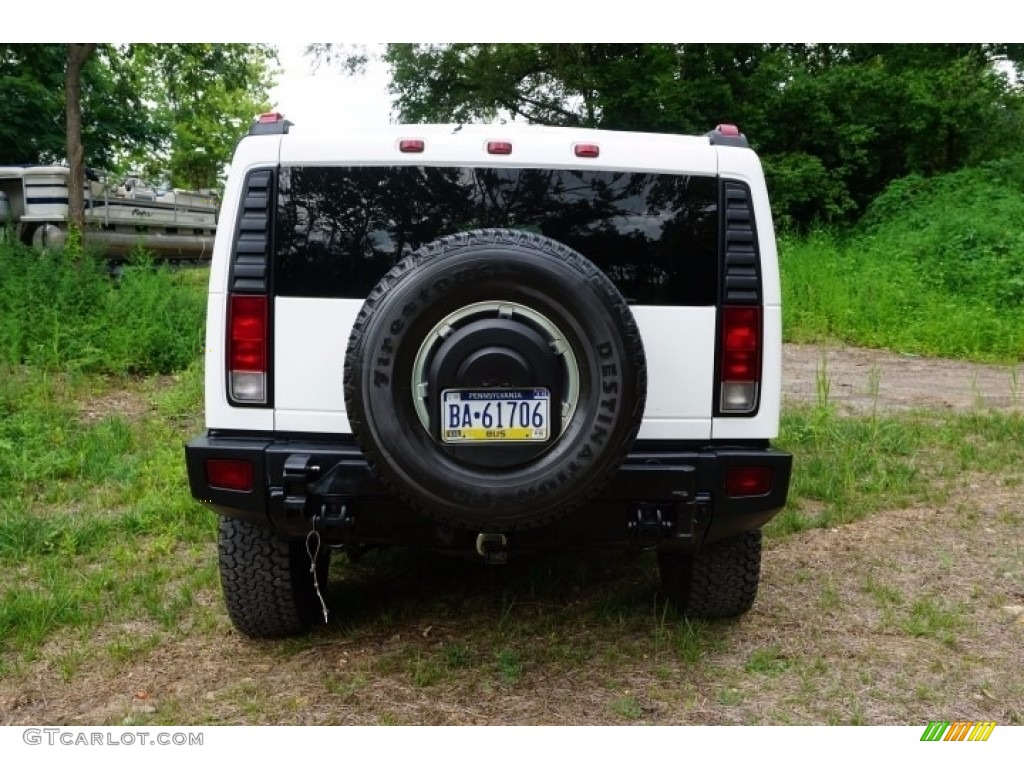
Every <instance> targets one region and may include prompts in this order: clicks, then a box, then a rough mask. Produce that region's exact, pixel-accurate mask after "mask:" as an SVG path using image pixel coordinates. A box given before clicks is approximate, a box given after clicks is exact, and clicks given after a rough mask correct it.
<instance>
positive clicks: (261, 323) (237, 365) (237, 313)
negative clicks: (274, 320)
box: [227, 294, 268, 404]
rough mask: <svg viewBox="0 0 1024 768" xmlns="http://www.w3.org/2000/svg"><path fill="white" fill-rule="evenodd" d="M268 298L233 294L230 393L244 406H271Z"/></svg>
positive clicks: (229, 323) (229, 321)
mask: <svg viewBox="0 0 1024 768" xmlns="http://www.w3.org/2000/svg"><path fill="white" fill-rule="evenodd" d="M267 347H268V332H267V297H266V296H245V295H241V294H232V295H231V297H230V299H229V304H228V344H227V349H228V359H227V367H228V391H229V392H230V394H231V399H232V400H236V401H238V402H240V403H256V404H258V403H265V402H267V356H268V355H267Z"/></svg>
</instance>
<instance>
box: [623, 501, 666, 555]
mask: <svg viewBox="0 0 1024 768" xmlns="http://www.w3.org/2000/svg"><path fill="white" fill-rule="evenodd" d="M626 527H627V528H628V529H629V536H630V539H631V540H632V542H633V545H634V546H636V547H639V548H640V549H651V548H653V547H654V546H655V545H657V543H658V542H659V541H661V540H662V539H663V538H666V537H667V536H669V534H670V533H671V532H672V528H673V523H672V520H670V519H669V515H668V514H666V513H665V512H664V511H663V507H662V505H660V504H637V505H636V506H635V507H634V508H633V517H632V519H631V520H630V521H629V522H628V523H627V524H626Z"/></svg>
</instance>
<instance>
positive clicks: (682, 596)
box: [658, 529, 762, 619]
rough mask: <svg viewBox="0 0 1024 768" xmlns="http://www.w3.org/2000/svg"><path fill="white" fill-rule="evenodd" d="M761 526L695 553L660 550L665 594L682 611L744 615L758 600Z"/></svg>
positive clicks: (718, 615) (700, 615)
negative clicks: (756, 599)
mask: <svg viewBox="0 0 1024 768" xmlns="http://www.w3.org/2000/svg"><path fill="white" fill-rule="evenodd" d="M761 539H762V535H761V530H760V529H755V530H752V531H744V532H743V533H740V534H738V535H736V536H733V537H732V538H729V539H726V540H724V541H719V542H716V543H714V544H710V545H708V546H706V547H704V548H703V549H701V550H699V551H698V552H696V553H695V554H687V555H684V554H679V553H675V552H663V553H659V554H658V566H659V569H660V571H661V589H662V594H663V596H664V597H665V598H666V599H667V600H668V601H669V602H671V603H673V604H674V605H675V606H676V608H677V609H678V610H679V612H680V613H683V614H685V615H687V616H691V617H694V618H701V619H728V618H734V617H736V616H740V615H742V614H744V613H746V612H747V611H749V610H750V608H751V607H752V606H753V604H754V599H755V598H756V597H757V588H758V584H759V582H760V580H761Z"/></svg>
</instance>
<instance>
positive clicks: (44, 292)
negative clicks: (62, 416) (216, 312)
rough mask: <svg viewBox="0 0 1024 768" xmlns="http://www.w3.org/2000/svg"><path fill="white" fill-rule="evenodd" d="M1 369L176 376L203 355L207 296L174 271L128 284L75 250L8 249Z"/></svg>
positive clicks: (0, 258)
mask: <svg viewBox="0 0 1024 768" xmlns="http://www.w3.org/2000/svg"><path fill="white" fill-rule="evenodd" d="M0 275H2V276H3V277H2V279H0V363H4V364H7V365H21V364H28V365H32V366H37V367H40V368H47V369H51V370H56V369H65V370H77V371H92V372H103V373H168V372H171V371H174V370H177V369H180V368H184V367H186V366H188V365H189V363H191V362H192V361H193V360H194V359H195V358H196V355H197V354H198V352H199V350H200V349H202V344H203V315H204V309H205V297H204V295H203V291H202V290H201V289H200V290H196V288H195V286H189V285H182V284H181V283H182V282H183V280H182V277H181V276H179V275H178V274H176V273H172V272H170V271H169V270H168V269H167V268H166V267H165V268H161V269H155V268H153V267H151V266H147V265H141V266H130V267H128V268H126V269H125V271H124V274H123V275H122V277H121V278H120V280H115V279H113V278H111V277H110V276H109V275H108V274H107V271H106V267H105V266H104V265H103V264H102V263H101V262H99V261H97V260H95V259H93V258H91V257H90V255H89V254H83V253H81V252H80V251H79V250H78V249H76V248H74V247H68V248H66V249H64V250H62V251H52V252H46V253H36V252H34V251H31V250H29V249H27V248H24V247H22V246H20V245H11V244H0Z"/></svg>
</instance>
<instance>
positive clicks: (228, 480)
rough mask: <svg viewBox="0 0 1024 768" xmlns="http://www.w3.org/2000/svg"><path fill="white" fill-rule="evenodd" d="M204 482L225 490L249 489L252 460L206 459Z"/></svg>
mask: <svg viewBox="0 0 1024 768" xmlns="http://www.w3.org/2000/svg"><path fill="white" fill-rule="evenodd" d="M206 484H207V485H209V486H210V487H211V488H219V489H221V490H225V491H241V492H243V493H245V492H248V491H251V490H252V462H249V461H245V460H244V459H207V460H206Z"/></svg>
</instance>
